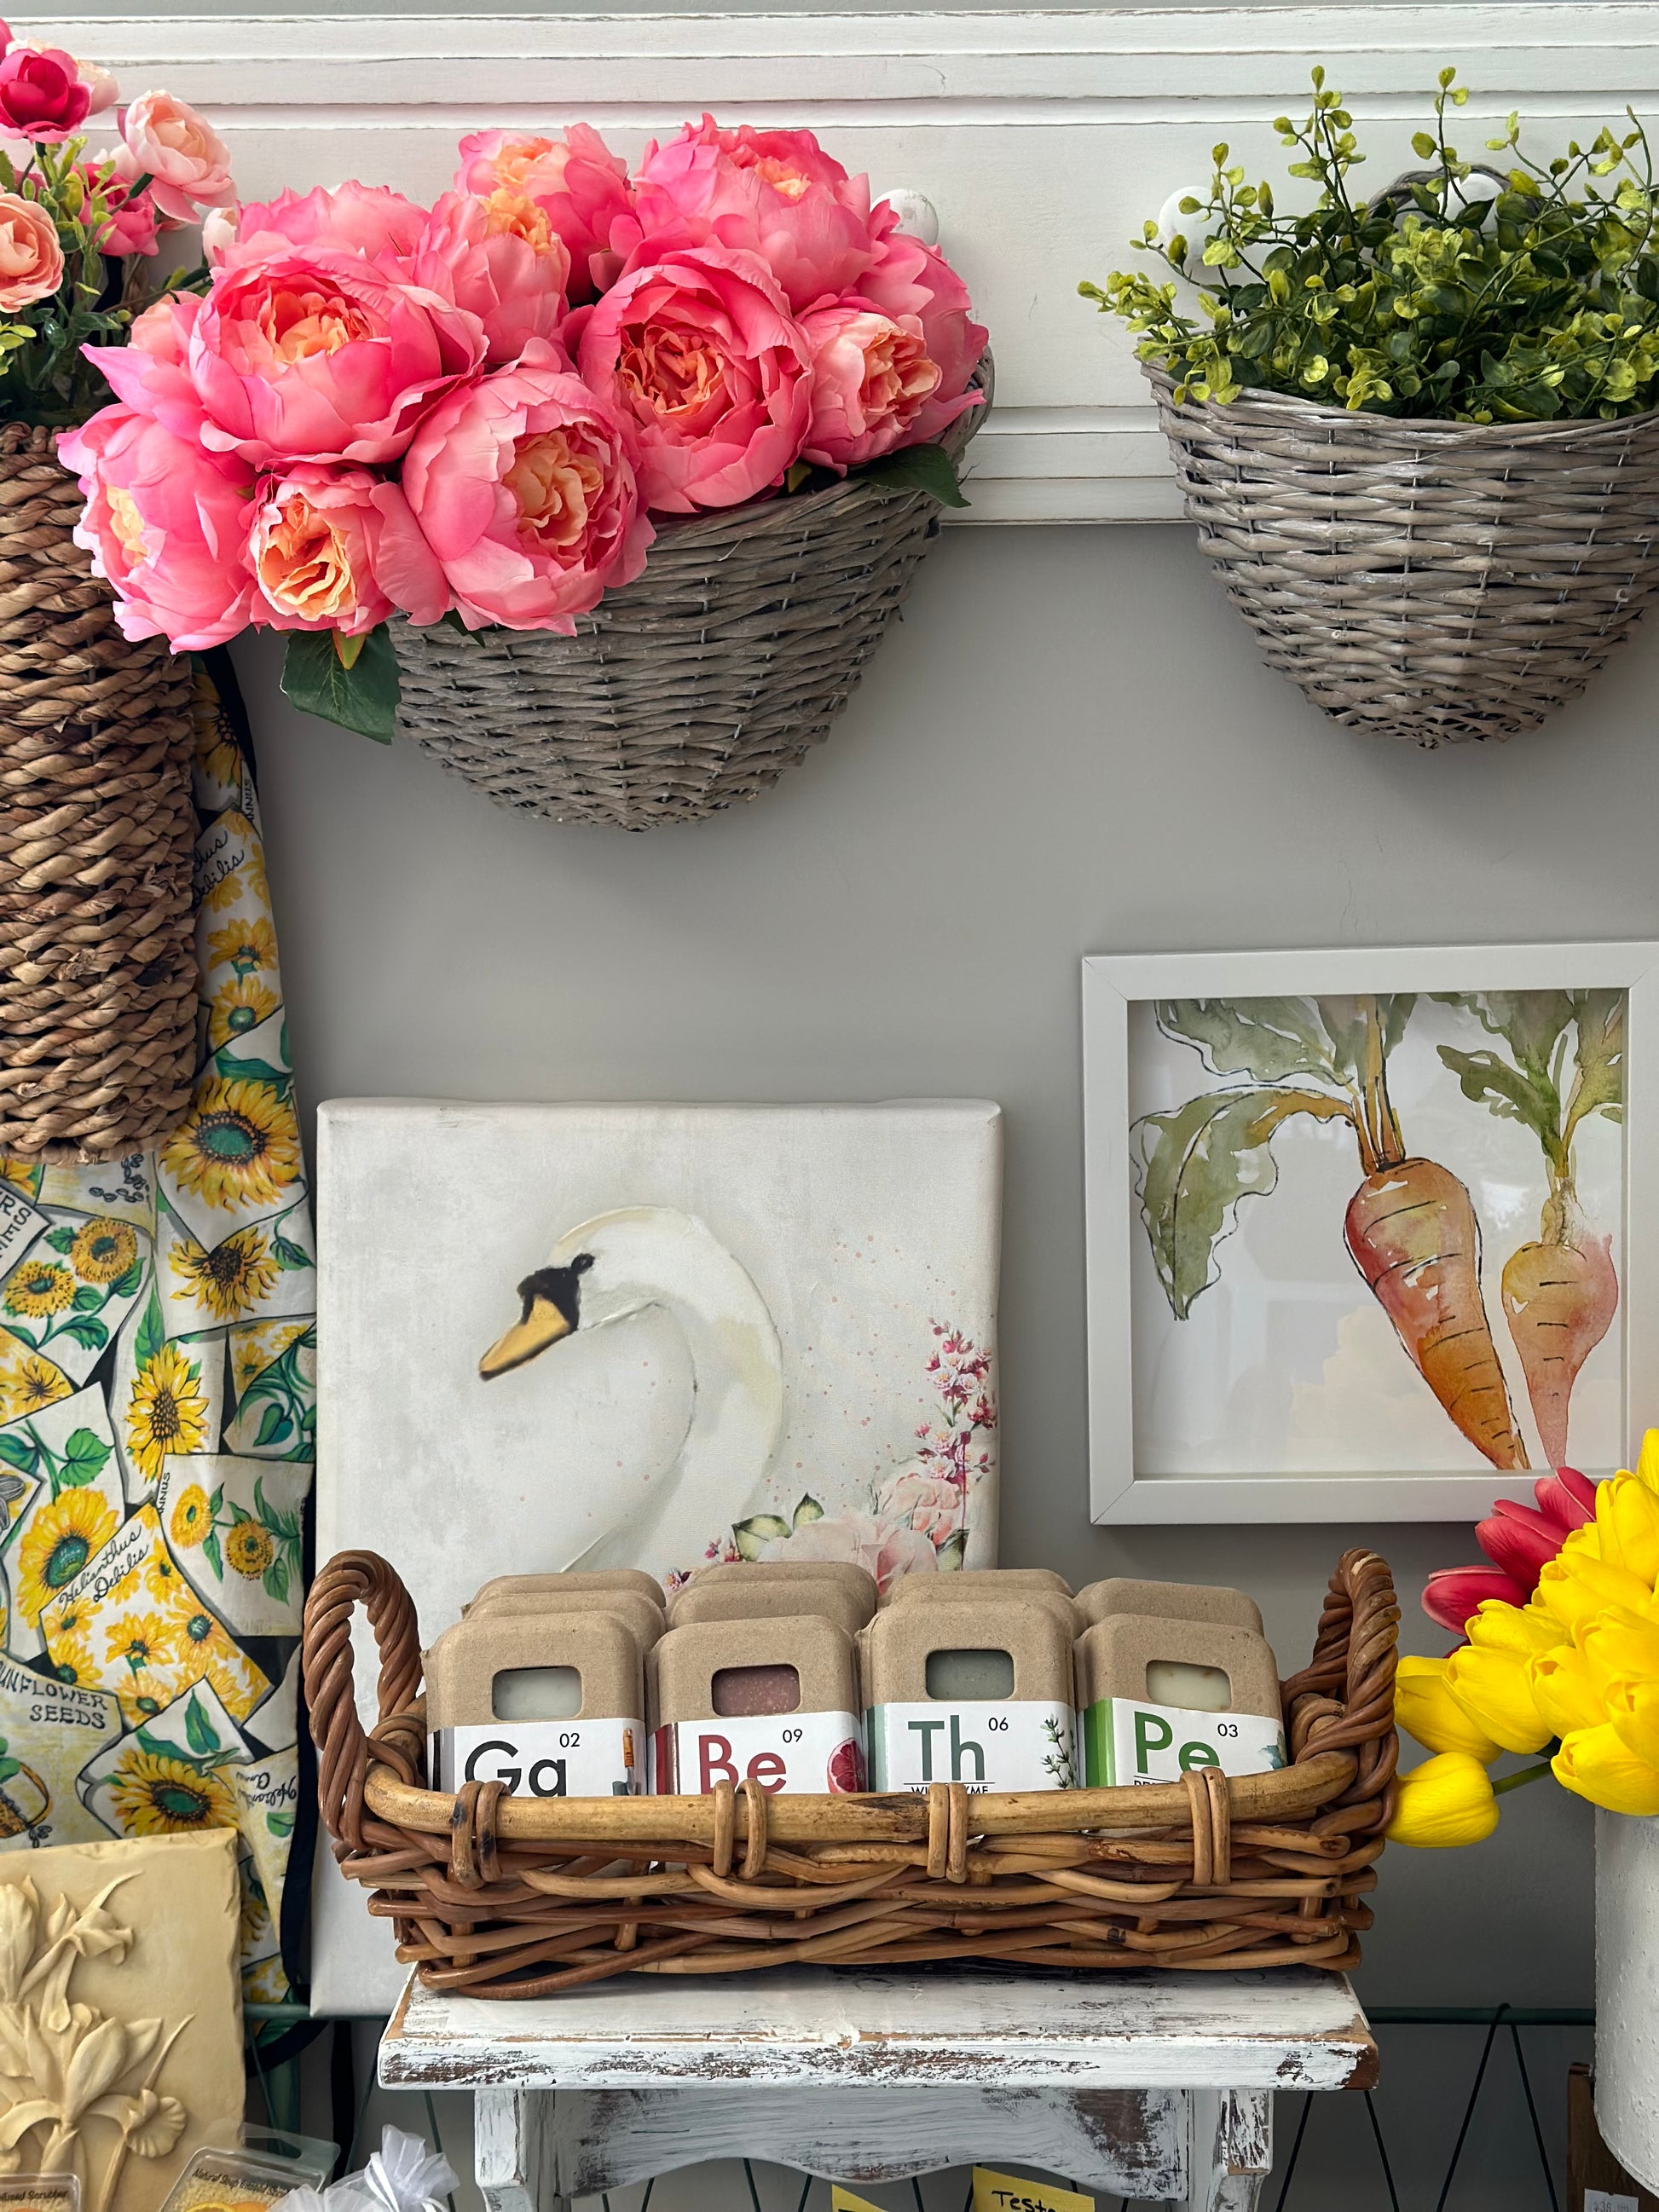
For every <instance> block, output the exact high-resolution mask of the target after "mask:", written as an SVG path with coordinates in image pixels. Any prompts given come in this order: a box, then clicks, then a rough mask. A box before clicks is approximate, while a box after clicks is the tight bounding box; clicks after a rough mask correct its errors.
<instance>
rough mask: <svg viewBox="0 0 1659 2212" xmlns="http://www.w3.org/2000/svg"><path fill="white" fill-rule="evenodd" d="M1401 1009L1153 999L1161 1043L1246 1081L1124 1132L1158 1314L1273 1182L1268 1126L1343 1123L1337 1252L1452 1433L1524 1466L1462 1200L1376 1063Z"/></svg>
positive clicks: (1212, 1276)
mask: <svg viewBox="0 0 1659 2212" xmlns="http://www.w3.org/2000/svg"><path fill="white" fill-rule="evenodd" d="M1415 1004H1416V1000H1415V999H1414V997H1413V996H1411V995H1409V994H1404V993H1396V994H1391V995H1386V996H1385V995H1378V994H1365V995H1362V996H1359V997H1354V998H1336V997H1326V998H1317V999H1288V998H1286V999H1247V1000H1220V999H1179V1000H1176V999H1160V1000H1158V1001H1157V1003H1156V1008H1155V1011H1156V1015H1157V1019H1158V1026H1159V1028H1160V1029H1161V1030H1163V1031H1164V1035H1165V1036H1170V1037H1175V1038H1177V1039H1179V1040H1180V1041H1181V1042H1184V1043H1187V1044H1190V1045H1193V1046H1194V1047H1195V1048H1197V1049H1198V1050H1199V1051H1200V1053H1202V1054H1203V1055H1204V1057H1205V1059H1206V1061H1207V1062H1208V1064H1209V1065H1210V1066H1212V1068H1213V1069H1214V1071H1215V1072H1216V1073H1217V1074H1218V1075H1222V1076H1237V1075H1243V1076H1248V1077H1250V1078H1252V1079H1254V1083H1253V1086H1252V1087H1251V1088H1249V1089H1242V1088H1241V1089H1227V1090H1222V1091H1208V1092H1206V1093H1203V1094H1201V1095H1200V1097H1196V1098H1191V1099H1188V1101H1187V1103H1186V1104H1185V1105H1184V1106H1181V1107H1178V1108H1176V1109H1175V1110H1174V1111H1173V1112H1171V1113H1167V1114H1147V1115H1143V1116H1142V1117H1141V1119H1140V1120H1139V1121H1138V1122H1137V1123H1136V1125H1135V1127H1136V1131H1137V1133H1138V1135H1139V1143H1140V1161H1139V1170H1140V1172H1139V1179H1138V1195H1139V1200H1140V1213H1141V1220H1142V1222H1143V1223H1144V1225H1145V1226H1146V1234H1147V1237H1148V1240H1149V1242H1150V1244H1151V1247H1152V1261H1153V1265H1154V1266H1155V1267H1156V1268H1157V1269H1158V1278H1159V1280H1160V1282H1161V1283H1162V1285H1163V1286H1164V1296H1165V1297H1167V1298H1168V1300H1169V1302H1170V1311H1171V1312H1172V1313H1173V1314H1174V1315H1175V1316H1176V1320H1177V1321H1182V1320H1185V1318H1186V1317H1187V1316H1188V1313H1190V1311H1191V1310H1192V1305H1193V1301H1194V1299H1195V1298H1196V1297H1199V1296H1200V1294H1201V1293H1202V1292H1203V1291H1205V1290H1206V1289H1207V1288H1208V1287H1209V1285H1211V1284H1212V1282H1214V1281H1216V1280H1217V1279H1218V1273H1219V1261H1218V1257H1217V1248H1218V1245H1220V1244H1221V1243H1222V1242H1223V1241H1224V1240H1225V1237H1226V1236H1227V1235H1228V1234H1229V1233H1230V1232H1231V1229H1232V1228H1233V1226H1234V1225H1235V1223H1236V1218H1237V1209H1238V1206H1239V1205H1240V1204H1241V1202H1242V1201H1243V1200H1244V1199H1246V1198H1249V1197H1261V1196H1265V1195H1266V1194H1267V1193H1268V1192H1270V1191H1272V1190H1273V1188H1274V1186H1275V1184H1276V1183H1277V1182H1278V1179H1279V1170H1278V1167H1277V1164H1276V1163H1275V1162H1274V1160H1273V1153H1272V1149H1271V1147H1272V1141H1273V1136H1274V1133H1276V1131H1277V1130H1278V1129H1279V1127H1281V1126H1282V1124H1283V1123H1284V1122H1285V1121H1288V1120H1289V1119H1291V1117H1292V1116H1294V1115H1298V1114H1306V1115H1311V1116H1313V1117H1314V1118H1316V1119H1317V1120H1320V1121H1346V1122H1347V1123H1348V1124H1349V1125H1350V1126H1351V1127H1352V1130H1353V1132H1354V1136H1355V1139H1356V1142H1357V1143H1358V1149H1359V1160H1360V1165H1361V1168H1362V1169H1363V1170H1364V1182H1362V1183H1361V1184H1360V1186H1359V1188H1358V1190H1357V1191H1356V1192H1355V1193H1354V1195H1353V1197H1352V1200H1350V1202H1349V1205H1348V1208H1347V1212H1346V1218H1345V1222H1344V1239H1345V1242H1346V1246H1347V1249H1348V1252H1349V1255H1350V1256H1351V1257H1352V1260H1353V1261H1354V1264H1355V1266H1356V1267H1358V1270H1359V1272H1360V1273H1361V1275H1362V1276H1363V1277H1364V1280H1365V1283H1366V1285H1367V1287H1368V1288H1369V1289H1370V1291H1371V1293H1372V1295H1373V1296H1374V1297H1376V1301H1377V1303H1378V1304H1380V1305H1381V1306H1382V1308H1383V1311H1384V1312H1385V1313H1386V1314H1387V1315H1388V1316H1389V1320H1390V1321H1391V1322H1393V1324H1394V1328H1395V1334H1396V1335H1397V1336H1398V1337H1399V1339H1400V1341H1401V1345H1402V1346H1404V1348H1405V1350H1406V1352H1407V1357H1408V1358H1410V1360H1411V1362H1412V1364H1413V1366H1414V1367H1415V1368H1416V1370H1417V1371H1418V1373H1419V1375H1420V1376H1422V1377H1423V1380H1424V1382H1425V1383H1426V1384H1427V1385H1428V1387H1429V1389H1431V1391H1432V1392H1433V1394H1434V1395H1435V1397H1436V1398H1437V1400H1438V1401H1439V1403H1440V1404H1441V1405H1442V1406H1443V1407H1444V1408H1445V1411H1446V1413H1447V1414H1448V1415H1449V1418H1450V1419H1451V1420H1452V1421H1453V1422H1454V1423H1455V1425H1456V1427H1457V1428H1458V1430H1459V1431H1461V1433H1462V1435H1463V1436H1465V1437H1467V1438H1468V1441H1469V1442H1470V1443H1472V1444H1473V1445H1474V1448H1475V1449H1476V1450H1477V1451H1479V1452H1480V1453H1481V1454H1482V1455H1483V1456H1484V1457H1485V1458H1486V1459H1487V1460H1489V1461H1490V1462H1492V1465H1493V1466H1494V1467H1497V1468H1503V1469H1504V1470H1505V1471H1506V1472H1507V1471H1513V1470H1518V1469H1522V1468H1525V1467H1526V1466H1527V1463H1528V1462H1527V1454H1526V1447H1525V1445H1524V1444H1523V1443H1522V1440H1521V1437H1520V1435H1519V1433H1518V1431H1516V1425H1515V1417H1514V1413H1513V1411H1512V1409H1511V1407H1510V1398H1509V1391H1508V1388H1507V1386H1506V1384H1505V1383H1504V1370H1503V1367H1502V1364H1501V1363H1500V1362H1499V1359H1498V1347H1497V1346H1496V1344H1495V1343H1494V1342H1493V1340H1492V1328H1491V1325H1490V1324H1489V1322H1488V1321H1487V1319H1486V1303H1485V1300H1484V1298H1483V1297H1482V1296H1481V1291H1480V1226H1479V1224H1478V1223H1477V1221H1476V1218H1475V1212H1474V1201H1473V1200H1471V1198H1470V1196H1469V1194H1468V1191H1467V1190H1466V1189H1465V1188H1464V1187H1463V1185H1462V1183H1461V1182H1459V1181H1458V1179H1457V1177H1456V1176H1455V1175H1454V1174H1453V1173H1452V1172H1451V1170H1449V1168H1445V1167H1443V1166H1441V1165H1440V1164H1439V1163H1438V1162H1437V1161H1434V1160H1428V1159H1423V1158H1419V1157H1417V1156H1416V1155H1414V1154H1413V1153H1411V1152H1408V1151H1407V1146H1406V1141H1405V1139H1404V1136H1403V1135H1402V1133H1401V1127H1400V1122H1399V1119H1398V1117H1397V1115H1395V1109H1394V1103H1393V1101H1392V1100H1391V1098H1390V1097H1389V1085H1388V1063H1389V1054H1390V1053H1391V1052H1393V1051H1394V1049H1395V1047H1396V1046H1397V1045H1398V1044H1399V1042H1400V1039H1401V1036H1403V1035H1404V1033H1405V1029H1406V1024H1407V1022H1408V1021H1409V1020H1410V1018H1411V1013H1412V1009H1413V1006H1414V1005H1415ZM1291 1077H1299V1078H1302V1079H1304V1080H1303V1081H1300V1082H1296V1083H1291V1082H1290V1081H1288V1080H1287V1079H1288V1078H1291Z"/></svg>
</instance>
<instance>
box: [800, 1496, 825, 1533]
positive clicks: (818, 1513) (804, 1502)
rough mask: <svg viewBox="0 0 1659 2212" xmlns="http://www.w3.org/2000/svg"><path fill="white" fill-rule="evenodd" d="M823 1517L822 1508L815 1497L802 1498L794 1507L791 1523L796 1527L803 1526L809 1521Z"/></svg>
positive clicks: (819, 1519)
mask: <svg viewBox="0 0 1659 2212" xmlns="http://www.w3.org/2000/svg"><path fill="white" fill-rule="evenodd" d="M822 1520H823V1506H821V1505H820V1504H818V1501H817V1498H802V1499H801V1502H800V1504H799V1505H798V1506H797V1507H796V1508H795V1511H794V1520H793V1525H794V1527H796V1528H805V1526H806V1524H807V1522H809V1521H822Z"/></svg>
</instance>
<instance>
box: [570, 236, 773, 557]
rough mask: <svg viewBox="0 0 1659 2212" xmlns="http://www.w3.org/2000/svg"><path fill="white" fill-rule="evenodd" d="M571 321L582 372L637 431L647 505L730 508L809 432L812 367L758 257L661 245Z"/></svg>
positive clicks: (762, 485) (765, 484)
mask: <svg viewBox="0 0 1659 2212" xmlns="http://www.w3.org/2000/svg"><path fill="white" fill-rule="evenodd" d="M649 250H650V249H648V248H641V252H648V251H649ZM572 324H573V325H577V324H579V325H580V335H579V356H578V357H579V360H580V367H581V373H582V374H583V376H584V377H586V380H587V381H588V383H589V384H590V385H592V387H593V389H594V391H595V392H598V393H599V396H600V398H603V399H604V400H605V401H606V402H608V403H609V404H611V405H612V406H614V407H615V408H617V410H618V411H619V412H620V413H622V414H623V416H625V417H626V418H628V419H629V421H630V422H632V424H633V426H634V435H635V445H636V447H637V451H638V454H639V467H640V486H641V491H642V493H643V495H644V497H645V502H646V505H647V507H651V508H653V509H661V510H663V511H665V512H666V513H674V514H686V513H691V512H692V511H693V510H694V509H696V508H697V507H734V506H736V505H737V504H738V501H742V500H745V499H752V498H753V497H754V496H755V495H756V494H757V492H763V491H765V490H766V489H769V487H770V486H772V485H774V484H776V483H781V481H782V479H783V477H784V475H785V474H786V472H787V470H788V468H789V465H790V464H791V462H793V460H794V459H795V458H796V456H797V455H798V454H799V452H800V447H801V441H802V439H803V438H804V437H805V434H806V425H807V422H808V418H809V412H810V409H811V392H812V386H811V359H810V356H809V355H808V351H807V346H806V340H805V337H803V336H802V333H801V329H800V325H799V323H797V322H796V321H795V320H794V319H793V316H792V315H791V314H790V313H789V309H788V303H787V301H786V300H785V299H784V296H783V294H782V293H781V291H780V290H779V289H778V287H777V285H776V284H775V283H774V282H773V280H772V277H771V276H770V275H769V273H768V270H767V268H766V265H765V264H764V263H763V261H762V260H761V259H760V258H759V257H758V256H757V255H756V254H753V253H746V252H728V251H727V250H726V248H725V247H723V246H671V247H669V248H667V249H665V251H663V252H662V253H661V255H660V258H657V259H654V260H647V261H645V262H644V263H643V264H641V265H640V266H636V267H635V266H630V268H629V270H627V272H626V273H625V274H624V275H623V276H622V277H621V278H620V279H619V280H618V281H617V283H616V284H614V285H613V286H612V287H611V290H610V291H608V292H607V293H605V295H604V296H603V297H602V298H601V299H600V301H599V304H598V306H597V307H592V308H583V309H581V310H579V313H578V315H577V316H573V317H572ZM567 343H568V339H567Z"/></svg>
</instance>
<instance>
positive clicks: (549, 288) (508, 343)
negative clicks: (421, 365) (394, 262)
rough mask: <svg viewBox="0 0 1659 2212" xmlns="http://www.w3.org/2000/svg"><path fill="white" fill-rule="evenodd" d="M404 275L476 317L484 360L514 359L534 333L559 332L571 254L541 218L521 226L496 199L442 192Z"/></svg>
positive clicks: (551, 334) (541, 335)
mask: <svg viewBox="0 0 1659 2212" xmlns="http://www.w3.org/2000/svg"><path fill="white" fill-rule="evenodd" d="M528 204H529V203H528V202H526V206H527V205H528ZM532 212H534V210H532ZM407 274H408V276H410V280H411V282H413V283H416V284H422V285H424V286H426V288H427V289H428V290H429V291H434V292H437V293H440V294H441V295H442V296H443V297H444V298H445V299H446V300H453V301H454V302H455V304H456V306H457V307H465V309H466V310H467V311H468V313H471V314H474V315H476V316H477V318H478V320H479V321H480V322H481V323H482V324H483V333H484V341H485V344H486V346H487V348H488V350H487V352H486V353H485V356H484V359H485V361H486V362H489V364H490V365H491V366H494V365H495V364H496V363H498V362H513V361H517V360H518V358H519V356H520V354H522V353H523V351H524V350H525V348H526V346H527V345H528V344H529V343H531V341H532V339H535V338H543V339H548V340H552V339H556V337H558V334H559V326H560V325H561V324H562V322H563V320H564V317H565V309H566V302H565V289H564V288H565V283H566V281H567V279H568V276H569V275H570V255H569V252H568V249H567V248H566V246H565V243H564V240H562V238H561V237H560V236H559V234H558V233H557V232H556V231H555V230H552V229H550V228H549V227H548V224H547V222H546V220H545V218H544V219H543V220H542V222H540V223H539V224H538V225H533V226H532V227H531V228H530V229H528V230H526V228H523V227H522V226H521V225H520V223H519V222H518V220H517V218H516V216H514V215H513V213H512V212H511V211H509V210H503V209H501V207H500V206H499V205H498V204H496V202H495V201H493V200H483V199H478V198H476V197H474V196H473V195H472V194H471V193H470V192H446V193H445V194H444V195H443V197H442V198H441V199H440V200H439V201H438V202H437V204H436V205H435V207H434V208H433V210H432V212H431V214H430V215H429V216H428V217H427V219H426V222H425V224H424V226H423V228H422V231H421V234H420V236H419V238H418V239H417V240H416V244H415V249H414V251H413V252H412V253H411V254H410V257H409V262H408V266H407Z"/></svg>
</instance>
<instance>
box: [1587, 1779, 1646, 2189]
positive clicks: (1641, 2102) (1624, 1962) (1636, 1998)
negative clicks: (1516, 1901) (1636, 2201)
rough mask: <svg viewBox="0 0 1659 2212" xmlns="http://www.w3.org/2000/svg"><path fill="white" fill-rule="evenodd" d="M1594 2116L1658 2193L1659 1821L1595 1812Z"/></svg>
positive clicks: (1625, 2161) (1612, 2145) (1613, 2147)
mask: <svg viewBox="0 0 1659 2212" xmlns="http://www.w3.org/2000/svg"><path fill="white" fill-rule="evenodd" d="M1595 2118H1596V2122H1597V2124H1598V2125H1599V2126H1600V2128H1601V2138H1602V2141H1603V2142H1605V2143H1606V2144H1607V2148H1608V2149H1609V2150H1610V2151H1611V2152H1612V2153H1613V2156H1614V2157H1615V2158H1616V2159H1617V2160H1618V2161H1619V2163H1620V2166H1623V2167H1624V2169H1625V2171H1626V2173H1628V2174H1629V2175H1630V2176H1631V2178H1632V2180H1635V2181H1639V2182H1640V2183H1641V2185H1642V2186H1643V2187H1644V2189H1654V2190H1659V1820H1638V1819H1637V1818H1636V1817H1635V1816H1634V1815H1632V1814H1626V1813H1603V1812H1599V1811H1598V1812H1597V1814H1596V1815H1595Z"/></svg>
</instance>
